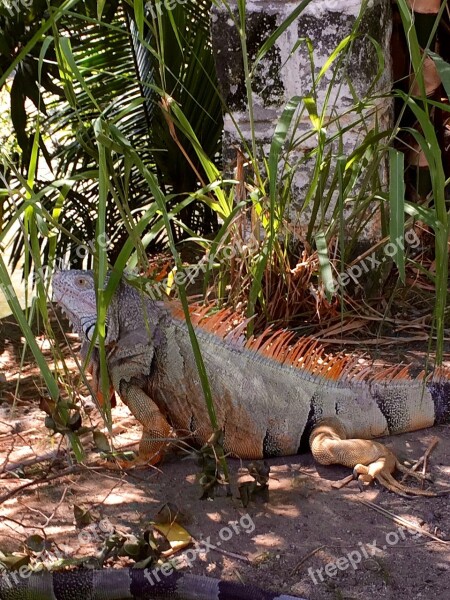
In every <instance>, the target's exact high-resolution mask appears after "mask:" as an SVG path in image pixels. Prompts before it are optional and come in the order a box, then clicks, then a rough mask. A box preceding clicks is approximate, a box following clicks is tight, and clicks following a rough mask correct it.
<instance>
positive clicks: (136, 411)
mask: <svg viewBox="0 0 450 600" xmlns="http://www.w3.org/2000/svg"><path fill="white" fill-rule="evenodd" d="M119 395H120V397H121V399H122V400H123V401H124V402H125V404H126V405H127V406H128V408H129V409H130V411H131V412H132V413H133V416H134V417H135V418H136V419H137V420H138V421H139V423H141V424H142V426H143V431H142V438H141V441H140V443H139V456H138V457H137V459H136V460H134V461H132V462H131V463H127V466H130V464H131V465H140V464H148V465H155V464H156V463H158V462H159V461H160V460H161V458H162V456H163V454H164V450H165V448H166V446H167V443H168V438H169V434H170V430H171V427H170V425H169V423H168V422H167V421H166V419H165V418H164V416H163V415H162V414H161V411H160V410H159V408H158V407H157V405H156V404H155V403H154V402H153V400H152V399H151V398H150V396H148V395H147V394H146V393H145V392H144V391H143V390H142V389H141V388H140V387H139V386H138V385H136V383H133V380H132V381H131V382H130V383H126V382H124V381H122V382H121V384H120V390H119Z"/></svg>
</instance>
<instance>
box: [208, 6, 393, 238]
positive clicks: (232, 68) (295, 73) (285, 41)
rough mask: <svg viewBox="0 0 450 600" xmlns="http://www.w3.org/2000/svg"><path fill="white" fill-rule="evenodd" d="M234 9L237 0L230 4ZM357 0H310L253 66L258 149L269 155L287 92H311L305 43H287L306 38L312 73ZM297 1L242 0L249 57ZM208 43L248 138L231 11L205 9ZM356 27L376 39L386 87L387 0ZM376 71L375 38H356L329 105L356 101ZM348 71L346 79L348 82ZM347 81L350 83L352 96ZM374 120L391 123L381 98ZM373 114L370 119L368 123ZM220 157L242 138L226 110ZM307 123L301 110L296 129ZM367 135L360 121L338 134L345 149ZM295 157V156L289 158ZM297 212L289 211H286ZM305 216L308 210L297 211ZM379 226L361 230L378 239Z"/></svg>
mask: <svg viewBox="0 0 450 600" xmlns="http://www.w3.org/2000/svg"><path fill="white" fill-rule="evenodd" d="M229 4H230V6H231V7H232V9H233V11H235V14H236V15H237V3H236V1H235V0H231V1H230V2H229ZM361 4H362V3H361V1H360V0H313V1H312V2H311V3H310V4H309V5H308V6H307V8H306V9H305V10H304V11H303V12H302V13H301V15H300V16H299V17H298V18H297V19H296V20H295V21H294V22H293V23H292V24H291V26H290V27H289V28H288V29H287V30H286V31H285V32H284V33H283V35H282V36H281V37H280V38H279V39H278V41H277V43H276V45H275V46H274V47H273V48H272V49H271V50H270V51H269V53H268V54H267V55H266V57H265V58H264V59H263V60H262V62H261V63H260V65H259V66H258V67H257V70H256V74H255V77H254V79H253V82H252V89H253V100H254V107H255V128H256V137H257V140H258V144H259V145H260V146H261V148H262V151H263V152H265V153H266V154H267V153H268V148H269V145H270V141H271V137H272V133H273V131H274V127H275V124H276V122H277V120H278V118H279V116H280V114H281V112H282V109H283V107H284V106H285V104H286V103H287V102H288V100H289V99H290V98H292V97H293V96H302V95H306V94H309V93H310V91H311V87H312V74H311V66H310V61H309V57H308V53H307V51H306V46H305V44H302V45H301V46H300V47H299V48H298V49H297V50H296V51H295V52H294V53H292V49H293V48H294V46H295V44H296V43H297V41H298V40H299V39H300V38H305V37H307V38H309V39H310V40H311V42H312V44H313V49H314V65H315V77H317V74H318V72H319V70H320V68H321V67H322V66H323V65H324V63H325V62H326V60H327V59H328V57H329V56H330V55H331V54H332V52H333V51H334V50H335V48H336V46H337V45H338V44H339V43H340V42H341V40H342V39H343V38H344V37H345V36H347V35H348V34H349V33H350V32H351V30H352V28H353V26H354V24H355V21H356V19H357V18H358V15H359V14H360V11H361ZM298 5H299V2H286V1H284V0H249V1H248V2H247V45H248V55H249V57H250V61H252V60H253V58H254V57H255V55H256V53H257V51H258V49H259V48H260V46H261V44H262V43H263V42H264V40H266V39H267V38H268V36H269V35H270V34H271V33H272V32H273V31H275V29H276V28H277V27H278V25H280V23H282V22H283V20H284V19H286V17H287V16H288V15H290V14H291V12H292V11H293V10H294V9H295V8H296V7H297V6H298ZM211 24H212V38H213V47H214V51H215V56H216V64H217V69H218V76H219V81H220V85H221V88H222V93H223V95H224V98H225V100H226V102H227V106H228V107H229V110H230V112H231V113H232V116H233V118H234V119H235V120H236V122H237V125H238V127H239V129H240V130H241V132H242V134H243V135H244V137H245V138H246V139H247V140H249V139H250V137H251V135H250V123H249V116H248V109H247V108H248V107H247V101H246V92H245V82H244V71H243V64H242V54H241V44H240V40H239V37H238V34H237V31H236V27H235V25H234V23H233V19H232V18H231V16H230V14H229V13H228V12H227V11H226V10H225V9H224V8H219V9H218V8H217V7H216V8H214V9H213V11H212V14H211ZM359 31H360V32H361V33H362V34H368V35H370V36H371V37H372V38H374V39H375V40H376V41H377V42H378V43H379V44H380V47H381V49H382V52H383V54H384V59H385V69H384V71H383V74H382V77H381V79H380V80H379V82H378V83H377V88H376V89H378V90H382V91H388V90H389V89H390V86H391V69H390V36H391V14H390V0H370V1H369V2H368V3H367V6H366V8H365V9H364V14H363V16H362V20H361V25H360V28H359ZM377 71H378V58H377V54H376V51H375V49H374V46H373V44H372V43H371V42H370V41H369V39H368V37H367V35H363V36H362V37H361V38H360V39H358V40H357V41H356V42H355V43H354V45H353V47H352V50H351V53H350V55H349V56H348V58H347V60H346V62H345V64H344V65H343V66H342V67H341V69H340V71H339V72H338V77H337V80H336V82H335V83H334V84H333V86H332V94H331V98H330V107H333V110H334V111H335V113H334V114H336V113H339V114H342V113H344V112H345V111H346V110H348V109H349V108H350V107H351V106H352V105H353V104H354V102H355V100H354V95H355V94H356V96H358V97H360V98H363V97H364V96H365V95H366V93H367V91H368V90H369V88H370V87H371V85H372V84H373V81H374V78H375V76H376V74H377ZM346 76H348V78H349V81H350V85H349V84H348V83H347V81H346ZM331 78H332V70H330V71H329V72H328V73H327V74H326V76H325V77H324V78H323V79H322V81H321V83H320V85H319V87H318V90H317V92H318V93H317V96H318V103H319V106H320V105H321V104H322V102H323V99H324V95H325V93H326V91H327V88H328V86H329V84H330V80H331ZM351 87H353V94H352V90H351ZM376 107H377V117H376V118H377V119H378V123H379V126H381V127H382V128H383V127H388V126H389V125H390V123H391V118H392V117H391V113H392V111H391V104H390V103H389V102H387V101H386V100H378V101H377V102H376ZM354 118H355V117H354V115H352V116H347V117H342V118H341V119H340V126H341V127H345V125H348V124H349V123H351V122H352V121H353V120H354ZM374 121H375V117H370V118H368V123H366V125H367V124H368V125H369V126H370V125H371V124H372V125H373V123H374ZM224 127H225V129H224V156H225V160H226V161H227V160H229V161H233V160H235V156H236V153H235V150H234V148H233V147H234V146H235V145H236V144H239V143H240V136H239V134H238V132H237V130H236V127H235V125H234V123H233V120H232V118H231V116H230V114H227V115H225V125H224ZM310 129H311V124H310V121H309V119H308V116H307V114H306V112H305V114H304V116H303V117H302V119H301V120H300V122H299V123H298V131H299V132H302V131H308V130H310ZM364 133H365V129H364V127H363V126H362V125H361V126H356V127H354V128H352V130H351V131H349V132H348V133H347V134H346V135H345V138H344V151H345V153H350V152H351V150H352V149H353V148H354V147H355V145H357V144H358V143H360V141H361V139H362V136H363V135H364ZM316 143H317V142H316V140H315V139H314V138H311V137H310V138H309V140H307V141H305V143H304V144H303V145H302V144H300V145H299V147H298V148H296V150H295V152H296V153H297V155H298V156H299V157H301V155H302V153H303V152H305V151H307V150H308V149H311V148H312V147H314V145H315V144H316ZM292 158H295V157H292ZM312 168H313V165H312V163H311V164H309V165H308V166H307V167H306V168H301V169H298V172H297V174H296V177H295V180H294V185H293V195H294V199H295V206H294V209H293V210H294V212H297V213H298V208H299V207H301V206H302V202H303V199H304V195H305V190H306V188H307V186H308V182H309V181H310V178H311V171H312ZM292 216H293V217H294V218H295V215H292ZM301 220H302V221H307V220H308V210H306V211H305V212H304V213H303V214H302V216H301ZM377 231H378V226H377V224H375V223H373V224H372V225H371V226H370V227H369V228H368V231H367V236H368V237H376V235H377Z"/></svg>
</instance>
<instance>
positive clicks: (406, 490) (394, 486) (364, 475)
mask: <svg viewBox="0 0 450 600" xmlns="http://www.w3.org/2000/svg"><path fill="white" fill-rule="evenodd" d="M386 450H388V449H387V448H386ZM388 452H390V451H389V450H388ZM392 456H394V455H393V454H392ZM394 459H395V456H394ZM396 462H397V461H396ZM395 468H396V465H395V466H394V470H395ZM353 476H354V477H355V479H357V481H358V485H359V489H360V490H361V491H363V490H364V487H365V486H367V485H370V484H371V483H373V481H375V480H377V481H378V483H380V484H381V485H382V486H384V487H385V488H386V489H388V490H389V491H390V492H394V493H395V494H399V495H400V496H405V495H409V496H429V497H433V496H436V495H437V494H435V493H434V492H431V491H429V490H421V489H419V488H411V487H408V486H406V485H403V484H402V483H400V482H399V481H397V480H396V479H394V477H392V475H391V471H390V465H386V462H385V460H384V458H383V459H380V460H378V461H376V462H374V463H371V464H370V465H362V464H358V465H355V467H354V469H353Z"/></svg>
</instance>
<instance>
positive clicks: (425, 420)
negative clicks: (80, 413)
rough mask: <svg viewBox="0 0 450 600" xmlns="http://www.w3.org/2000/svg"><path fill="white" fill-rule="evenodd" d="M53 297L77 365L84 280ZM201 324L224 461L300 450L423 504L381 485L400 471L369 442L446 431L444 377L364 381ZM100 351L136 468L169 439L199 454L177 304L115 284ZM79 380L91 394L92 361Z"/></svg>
mask: <svg viewBox="0 0 450 600" xmlns="http://www.w3.org/2000/svg"><path fill="white" fill-rule="evenodd" d="M53 295H54V299H55V300H56V302H58V304H59V305H60V306H61V307H62V309H63V311H64V312H65V313H66V314H67V315H68V317H69V319H70V321H71V322H72V325H73V327H74V329H75V330H76V331H77V332H78V333H79V334H80V336H81V338H82V340H83V346H82V354H83V355H85V354H86V352H87V348H88V346H89V341H90V339H91V337H92V332H93V330H94V327H95V323H96V319H97V312H96V302H95V291H94V279H93V275H92V272H89V271H61V272H58V273H56V274H55V276H54V278H53ZM207 313H208V309H205V308H198V307H197V308H193V309H192V310H191V319H192V322H193V323H194V324H195V327H196V335H197V338H198V341H199V345H200V348H201V352H202V356H203V360H204V363H205V368H206V371H207V375H208V378H209V383H210V387H211V391H212V396H213V400H214V404H215V410H216V413H217V419H218V423H219V427H220V428H221V429H222V430H223V432H224V450H225V452H227V453H230V454H231V455H233V456H237V457H240V458H244V459H257V458H262V457H270V456H285V455H290V454H296V453H297V452H298V451H299V449H300V447H301V446H302V447H304V445H305V443H308V441H309V442H310V445H311V450H312V453H313V455H314V457H315V459H316V460H317V461H318V462H320V463H322V464H333V463H340V464H343V465H346V466H348V467H351V468H354V469H355V474H356V476H357V477H358V479H359V481H360V483H368V482H370V481H372V480H373V479H374V478H376V479H378V481H379V482H380V483H382V484H383V485H385V486H386V487H388V488H389V489H391V490H393V491H395V492H397V493H401V494H402V493H403V494H404V493H414V494H421V495H433V493H432V492H429V491H427V490H419V489H415V488H414V489H413V488H408V487H406V486H403V485H401V484H398V483H397V482H396V481H395V480H394V479H393V477H392V476H391V474H392V472H393V471H394V470H395V468H399V463H398V461H397V459H396V457H395V456H394V455H393V454H392V452H391V451H390V450H388V449H387V448H386V447H385V446H383V445H382V444H380V443H378V442H373V441H371V440H370V438H374V437H377V436H383V435H388V434H395V433H402V432H407V431H413V430H416V429H421V428H424V427H430V426H432V425H434V424H435V423H442V422H444V421H447V420H449V417H450V382H449V380H448V374H447V373H446V372H445V371H444V370H443V369H440V370H436V371H435V372H434V374H433V376H432V377H428V378H425V375H424V374H423V373H422V374H420V375H419V376H418V377H417V378H415V379H412V378H411V377H410V375H409V373H408V369H407V368H405V367H401V366H399V367H392V368H389V369H384V370H383V371H382V372H375V371H374V370H373V369H371V368H368V367H367V366H366V367H362V366H361V365H360V364H359V363H358V361H355V360H353V359H352V358H351V357H348V356H343V355H338V356H335V357H329V356H328V357H327V356H324V355H323V353H322V351H321V348H320V346H319V344H318V343H317V341H315V340H313V339H309V338H301V339H298V338H296V337H295V335H294V333H292V332H289V331H271V330H268V331H267V332H265V333H263V334H262V335H261V336H259V337H257V338H252V339H250V340H246V339H245V337H244V335H243V333H242V330H243V324H242V323H241V325H237V326H236V323H235V321H234V319H235V316H233V315H232V314H231V313H230V312H229V311H227V310H222V311H219V312H218V313H215V314H213V315H209V316H208V314H207ZM105 344H106V348H107V366H108V371H109V376H110V379H111V382H112V385H113V387H114V389H115V390H116V391H117V392H118V394H119V395H120V397H121V398H122V400H123V401H124V402H125V403H126V404H127V405H128V407H129V408H130V410H131V412H132V413H133V415H134V416H135V417H136V418H137V420H138V421H139V422H140V423H142V425H143V428H144V431H143V436H142V440H141V443H140V448H139V450H140V456H141V457H142V458H143V459H145V460H148V461H150V462H156V461H157V460H159V458H160V454H161V452H162V450H163V448H164V445H165V444H166V442H167V438H168V435H169V432H170V430H171V428H174V429H175V431H176V432H177V433H179V434H181V435H183V436H185V435H186V434H189V435H190V436H191V437H192V439H193V440H194V441H195V442H197V443H198V444H204V443H205V442H206V441H207V440H208V439H209V438H210V436H211V434H212V429H211V425H210V421H209V418H208V413H207V410H206V405H205V401H204V397H203V393H202V388H201V385H200V380H199V376H198V372H197V366H196V363H195V359H194V355H193V352H192V348H191V342H190V339H189V335H188V330H187V326H186V323H185V320H184V315H183V312H182V311H181V310H180V308H179V305H178V303H175V302H168V303H166V304H163V303H159V302H154V301H152V300H150V299H149V298H148V297H147V296H145V295H144V294H142V293H141V292H139V291H138V290H136V289H135V288H133V287H131V286H130V285H128V284H126V283H125V282H121V283H120V285H119V287H118V289H117V291H116V293H115V295H114V297H113V299H112V301H111V304H110V306H109V310H108V317H107V335H106V340H105ZM90 370H91V372H92V373H93V375H94V381H95V382H97V385H99V378H98V372H99V366H98V353H97V351H96V350H94V353H93V356H92V358H91V363H90ZM311 432H312V433H311ZM400 468H401V466H400ZM402 470H404V467H403V468H402Z"/></svg>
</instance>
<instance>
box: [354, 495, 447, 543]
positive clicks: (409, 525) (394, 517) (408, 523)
mask: <svg viewBox="0 0 450 600" xmlns="http://www.w3.org/2000/svg"><path fill="white" fill-rule="evenodd" d="M358 502H361V503H362V504H365V505H366V506H368V507H369V508H372V509H373V510H376V511H377V512H379V513H381V514H382V515H383V516H385V517H386V518H387V519H390V520H391V521H394V523H397V524H398V525H402V526H403V527H407V528H408V529H413V530H414V531H417V532H419V533H420V534H421V535H424V536H425V537H428V538H430V539H432V540H434V541H435V542H439V543H440V544H445V545H448V544H450V540H443V539H441V538H438V537H437V536H436V535H433V534H432V533H429V532H428V531H426V530H425V529H423V528H422V527H420V525H416V523H413V522H412V521H408V519H404V518H403V517H399V516H397V515H394V513H391V512H390V511H389V510H386V509H385V508H382V507H381V506H378V504H375V503H374V502H370V501H369V500H362V499H361V498H359V499H358Z"/></svg>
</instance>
